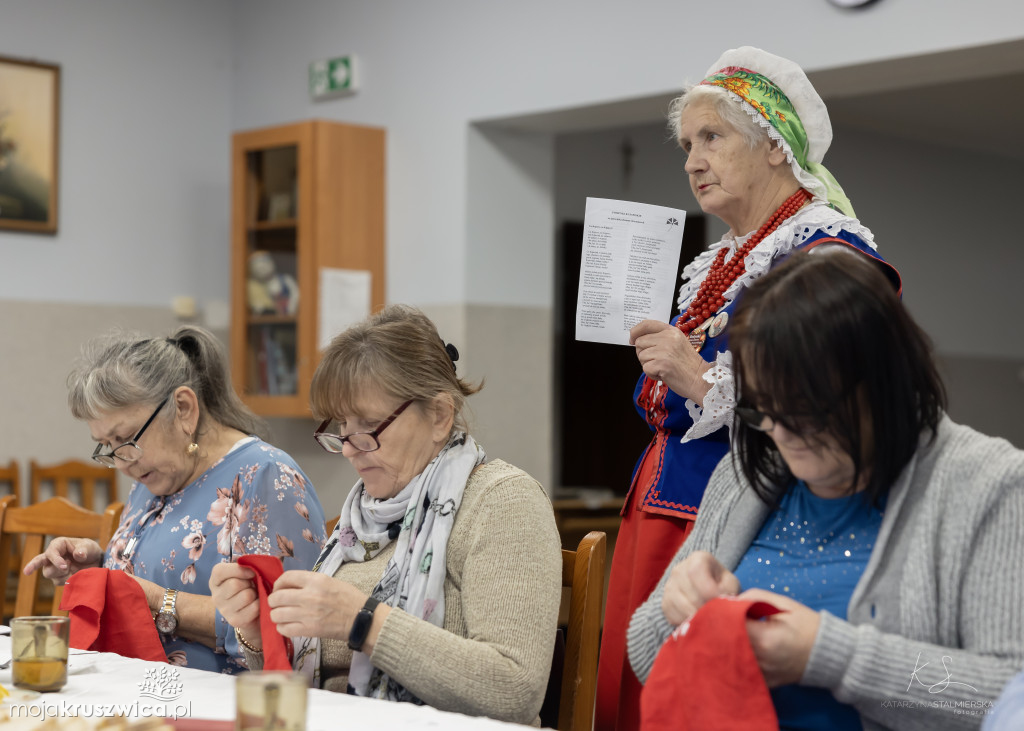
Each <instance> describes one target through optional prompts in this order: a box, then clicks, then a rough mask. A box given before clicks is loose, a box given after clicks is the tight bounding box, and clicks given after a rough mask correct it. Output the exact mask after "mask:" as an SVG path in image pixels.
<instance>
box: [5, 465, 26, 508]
mask: <svg viewBox="0 0 1024 731" xmlns="http://www.w3.org/2000/svg"><path fill="white" fill-rule="evenodd" d="M0 485H7V486H8V487H7V492H5V493H4V494H5V495H14V496H15V497H16V498H18V503H19V504H20V503H21V499H22V498H21V469H20V468H19V467H18V460H16V459H12V460H11V461H10V463H9V464H7V465H0Z"/></svg>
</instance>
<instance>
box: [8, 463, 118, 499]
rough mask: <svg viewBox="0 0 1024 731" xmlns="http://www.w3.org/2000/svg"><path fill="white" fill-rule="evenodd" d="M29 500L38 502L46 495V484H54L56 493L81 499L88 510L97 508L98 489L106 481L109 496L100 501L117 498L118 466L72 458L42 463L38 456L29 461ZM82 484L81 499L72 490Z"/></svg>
mask: <svg viewBox="0 0 1024 731" xmlns="http://www.w3.org/2000/svg"><path fill="white" fill-rule="evenodd" d="M28 474H29V495H28V498H29V502H28V505H35V504H36V503H38V502H39V500H40V497H41V496H42V486H43V485H44V484H47V483H49V484H51V485H53V495H54V497H65V498H67V499H69V500H71V501H72V502H77V503H78V504H79V505H81V506H82V507H84V508H85V509H87V510H95V509H96V492H97V488H98V487H99V486H101V485H106V486H107V487H106V489H107V496H106V499H102V498H101V500H100V505H107V504H109V503H112V502H114V501H115V500H117V470H112V469H110V468H109V467H104V466H103V465H98V464H94V463H91V462H81V461H79V460H74V459H72V460H68V461H67V462H61V463H60V464H54V465H41V464H39V463H38V462H36V461H35V460H31V461H30V462H29V470H28ZM74 485H77V486H78V489H79V493H78V499H77V500H75V497H74V495H73V494H72V487H73V486H74Z"/></svg>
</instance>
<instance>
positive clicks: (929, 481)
mask: <svg viewBox="0 0 1024 731" xmlns="http://www.w3.org/2000/svg"><path fill="white" fill-rule="evenodd" d="M730 330H731V333H730V337H731V339H732V343H731V349H732V351H733V352H734V354H735V359H736V363H735V364H734V370H735V372H736V373H737V374H738V384H739V393H740V401H739V405H738V406H737V408H736V415H737V420H736V424H735V427H734V433H733V448H734V449H733V453H732V455H730V456H727V457H726V458H725V459H723V460H722V462H721V464H719V466H718V468H717V470H716V471H715V473H714V475H713V476H712V478H711V481H710V483H709V484H708V489H707V492H706V494H705V496H704V500H703V502H702V503H701V507H700V515H699V517H698V519H697V523H696V526H695V528H694V531H693V534H692V535H691V536H690V537H689V539H688V540H687V541H686V543H685V544H684V545H683V547H682V548H681V549H680V551H679V552H678V554H677V555H676V557H675V559H674V561H673V563H672V565H671V566H670V567H669V569H668V571H667V572H666V574H665V576H664V577H663V578H662V580H661V582H660V583H659V585H658V587H657V589H656V590H655V591H654V593H653V594H652V595H651V597H650V599H649V600H648V601H647V602H646V603H645V604H644V605H642V606H641V607H640V609H638V610H637V612H636V613H635V614H634V615H633V620H632V622H631V624H630V628H629V634H628V645H629V656H630V662H631V663H632V665H633V668H634V670H635V671H636V673H637V676H638V677H640V678H641V679H642V680H644V681H645V682H646V679H647V676H648V674H649V673H650V670H651V666H652V664H653V662H654V658H655V655H656V654H657V652H658V650H659V649H660V647H661V645H662V644H663V643H664V641H665V639H666V638H667V637H668V635H669V634H670V633H671V631H672V630H673V628H674V627H676V626H678V625H680V624H682V623H684V622H686V621H687V620H689V618H690V617H691V616H692V615H693V614H694V613H695V612H696V611H697V610H698V609H699V608H700V607H701V606H702V605H703V604H704V603H706V602H707V601H709V600H710V599H712V598H713V597H716V596H720V595H729V594H738V593H740V592H741V591H742V595H741V596H742V597H743V598H749V599H757V600H763V601H767V602H769V603H771V604H773V605H775V606H776V607H778V608H779V609H782V610H783V612H782V613H780V614H777V615H774V616H771V617H769V618H767V619H765V620H762V621H757V622H755V621H748V622H747V631H748V636H749V639H750V642H751V647H752V649H753V651H754V655H755V657H756V658H757V661H758V664H759V666H760V668H761V670H762V673H763V675H764V678H765V681H766V683H767V685H768V687H769V688H770V689H771V695H772V700H773V702H774V706H775V710H776V713H777V715H778V721H779V724H780V727H782V728H828V729H847V728H850V729H860V728H864V729H900V730H901V731H902V730H905V729H919V728H920V729H926V728H927V729H933V728H943V729H953V728H977V727H978V726H979V725H980V724H981V722H982V720H983V719H984V715H985V713H986V712H987V711H988V710H989V708H990V707H991V706H992V702H993V701H994V700H995V698H996V697H997V696H998V694H999V691H1000V689H1001V688H1002V687H1003V685H1005V683H1006V682H1007V681H1008V680H1009V679H1010V678H1011V677H1012V676H1013V675H1014V673H1015V671H1017V670H1019V668H1020V667H1021V666H1022V664H1024V613H1022V611H1021V606H1024V560H1022V557H1024V530H1022V529H1021V526H1022V525H1024V452H1021V451H1019V450H1017V449H1014V448H1013V447H1012V446H1011V445H1010V444H1009V443H1007V442H1006V441H1004V440H1001V439H994V438H991V437H987V436H984V435H982V434H979V433H977V432H975V431H973V430H972V429H970V428H968V427H965V426H961V425H958V424H955V423H953V422H952V421H951V420H950V419H949V418H948V417H947V416H945V415H944V407H945V395H944V392H943V388H942V384H941V381H940V379H939V377H938V374H937V372H936V370H935V367H934V364H933V363H932V359H931V354H930V346H929V343H928V340H927V337H926V336H925V335H924V334H923V332H922V331H921V330H920V329H919V328H918V326H917V325H916V324H915V323H914V322H913V320H912V319H911V318H910V316H909V315H908V314H907V312H906V310H905V309H904V308H903V305H902V304H901V302H900V301H899V299H898V297H897V295H896V294H895V292H893V290H892V288H891V287H890V286H889V285H888V283H887V281H886V279H885V277H884V276H883V275H882V274H881V273H880V272H878V271H877V270H876V269H875V268H874V266H873V265H872V264H870V263H868V262H866V261H860V260H859V259H858V258H857V257H854V256H850V255H847V254H845V253H844V252H832V253H825V254H821V255H810V254H803V253H799V254H794V255H793V256H792V257H791V259H790V260H789V261H787V262H786V263H785V264H783V265H781V266H779V267H778V268H777V269H775V270H774V271H773V272H771V273H770V274H769V275H767V276H765V277H764V278H763V279H762V280H761V281H759V282H758V283H757V284H756V285H754V286H753V287H752V288H751V289H750V290H749V292H748V293H747V294H746V296H745V297H744V299H743V301H742V302H741V303H740V304H739V306H738V307H737V310H736V314H735V316H734V318H733V320H732V322H731V323H730ZM709 670H713V669H710V668H709ZM685 690H686V689H685V688H680V689H679V691H680V692H681V693H684V692H685ZM699 702H714V701H713V699H700V701H699Z"/></svg>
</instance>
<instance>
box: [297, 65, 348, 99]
mask: <svg viewBox="0 0 1024 731" xmlns="http://www.w3.org/2000/svg"><path fill="white" fill-rule="evenodd" d="M356 90H357V86H356V57H355V56H339V57H338V58H327V59H324V60H322V61H314V62H313V63H311V64H310V65H309V95H310V96H311V97H313V98H314V99H332V98H334V97H338V96H347V95H348V94H354V93H355V92H356Z"/></svg>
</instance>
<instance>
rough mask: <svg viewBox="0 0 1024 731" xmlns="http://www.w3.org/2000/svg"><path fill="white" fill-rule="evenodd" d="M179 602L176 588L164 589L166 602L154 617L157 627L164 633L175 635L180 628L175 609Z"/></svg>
mask: <svg viewBox="0 0 1024 731" xmlns="http://www.w3.org/2000/svg"><path fill="white" fill-rule="evenodd" d="M177 602H178V592H177V591H175V590H174V589H164V604H163V606H162V607H160V611H159V612H157V615H156V617H155V618H154V621H155V622H156V629H157V631H158V632H159V633H160V634H162V635H165V636H170V635H173V634H174V631H175V630H176V629H178V613H177V612H175V611H174V605H175V604H176V603H177Z"/></svg>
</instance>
